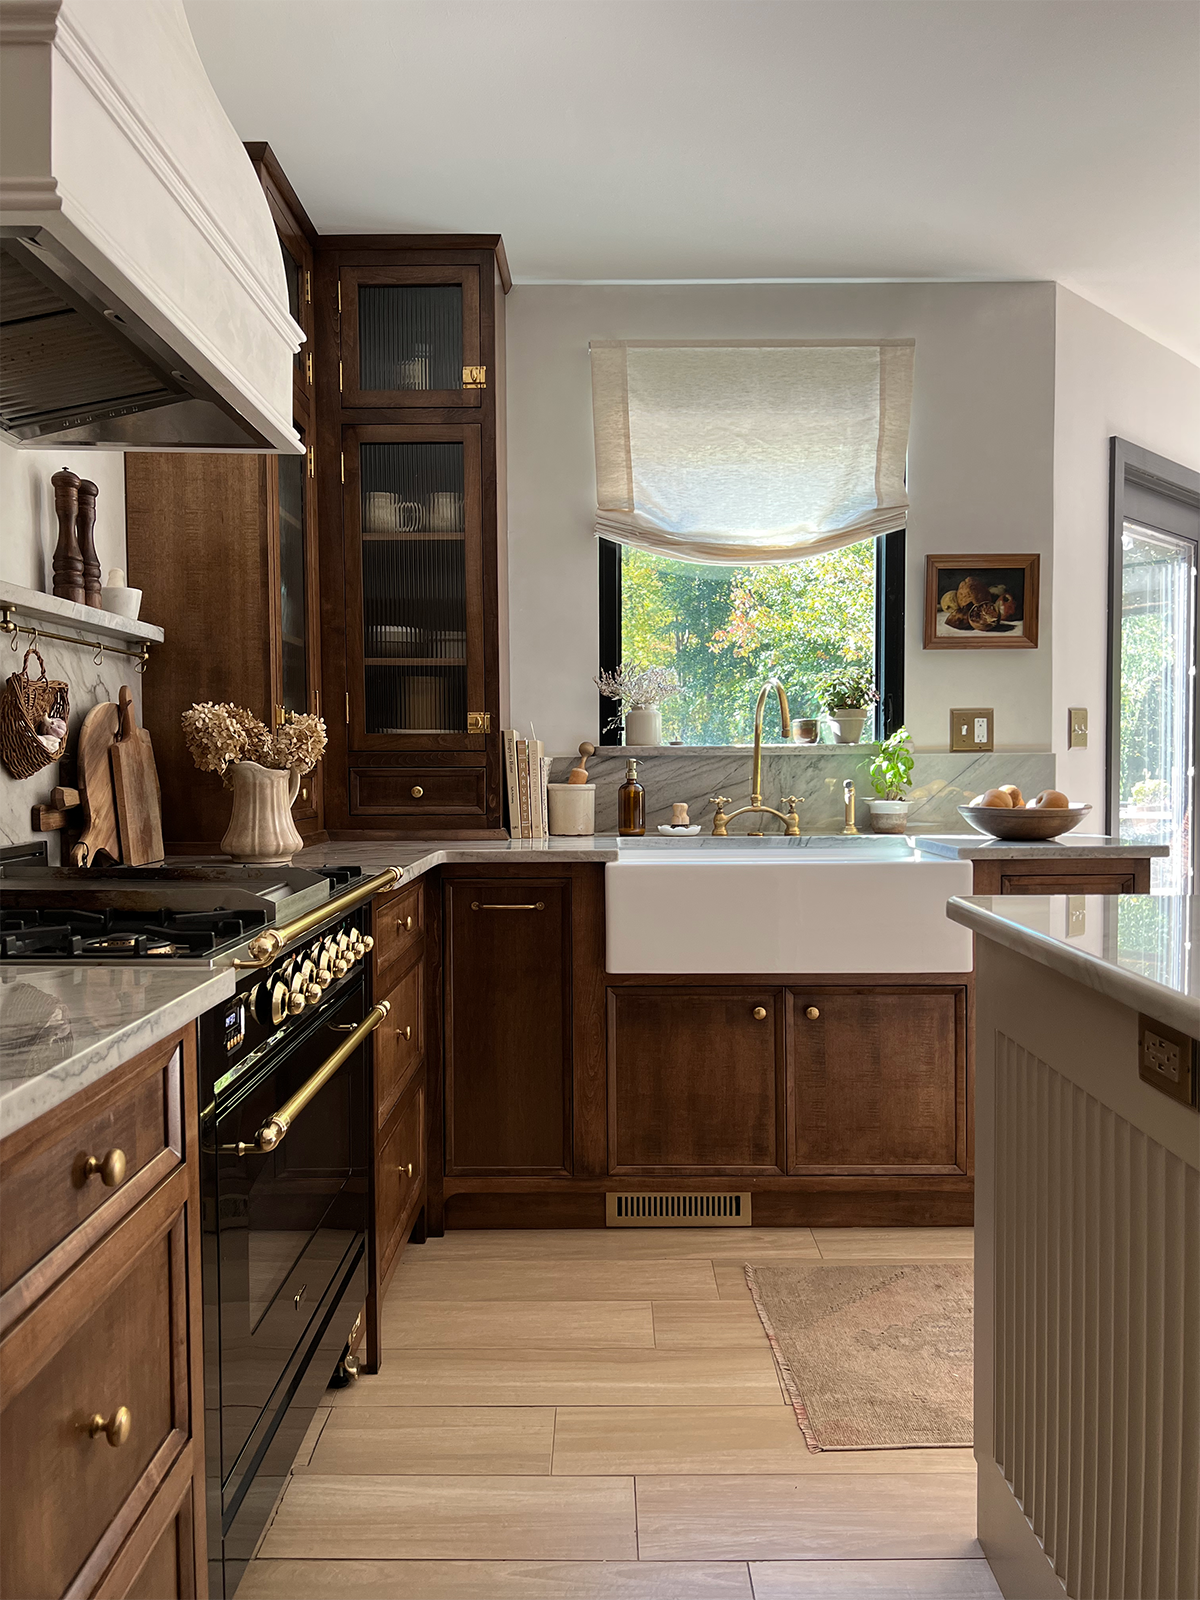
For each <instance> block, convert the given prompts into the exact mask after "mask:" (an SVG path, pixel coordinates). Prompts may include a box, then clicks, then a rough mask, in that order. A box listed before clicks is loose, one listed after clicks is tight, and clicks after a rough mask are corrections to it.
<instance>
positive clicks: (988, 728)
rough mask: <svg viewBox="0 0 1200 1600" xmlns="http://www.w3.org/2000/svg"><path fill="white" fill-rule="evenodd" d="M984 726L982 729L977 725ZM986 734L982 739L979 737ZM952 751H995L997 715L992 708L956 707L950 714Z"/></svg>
mask: <svg viewBox="0 0 1200 1600" xmlns="http://www.w3.org/2000/svg"><path fill="white" fill-rule="evenodd" d="M980 723H982V724H984V725H985V726H983V727H980V726H978V725H977V724H980ZM981 732H982V733H983V734H984V737H983V738H982V739H980V738H979V737H978V735H979V734H980V733H981ZM950 748H951V750H993V749H995V713H994V712H993V710H992V708H991V706H965V707H964V706H956V707H954V708H952V709H951V712H950Z"/></svg>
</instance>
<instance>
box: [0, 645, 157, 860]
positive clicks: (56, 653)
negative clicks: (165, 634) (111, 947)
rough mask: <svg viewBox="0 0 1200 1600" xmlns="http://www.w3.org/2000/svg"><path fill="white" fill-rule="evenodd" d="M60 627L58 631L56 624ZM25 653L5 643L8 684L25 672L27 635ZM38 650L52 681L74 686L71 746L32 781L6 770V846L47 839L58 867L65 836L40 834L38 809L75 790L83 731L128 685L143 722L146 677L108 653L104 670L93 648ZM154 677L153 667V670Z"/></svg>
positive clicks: (0, 833)
mask: <svg viewBox="0 0 1200 1600" xmlns="http://www.w3.org/2000/svg"><path fill="white" fill-rule="evenodd" d="M56 626H58V625H57V624H56ZM17 637H18V639H19V641H20V648H19V649H17V650H15V651H10V650H8V648H7V645H6V644H5V643H4V641H3V639H0V652H2V653H3V662H4V666H3V669H2V670H3V674H4V678H5V680H6V681H7V679H8V676H9V674H10V673H13V672H19V671H20V669H21V658H22V655H23V654H24V651H25V649H26V646H27V645H28V643H29V639H28V637H27V635H26V634H25V633H21V634H19V635H17ZM37 647H38V649H39V650H40V651H41V653H42V656H43V657H44V659H45V662H46V673H47V675H48V676H49V677H51V678H62V679H64V680H65V681H66V683H67V684H68V685H69V695H70V701H71V717H70V729H71V733H70V740H69V742H68V744H67V754H66V756H65V757H64V759H63V760H62V761H60V762H53V761H52V762H50V764H49V765H48V766H45V767H43V768H42V770H41V771H40V772H38V773H35V774H34V776H33V777H32V778H22V779H17V778H14V777H13V776H12V774H11V773H10V772H9V771H8V769H7V767H4V766H2V765H0V845H9V844H24V843H25V842H26V841H27V840H29V839H44V840H45V841H46V844H47V846H48V850H49V857H50V864H51V866H57V865H58V864H59V862H60V860H61V857H60V853H59V852H60V847H61V844H62V841H63V839H65V837H66V835H65V834H64V833H36V832H35V831H34V829H33V827H32V825H31V822H30V817H31V813H32V811H33V808H34V806H35V805H48V804H49V803H50V791H51V789H53V788H54V787H55V785H56V784H63V785H67V786H70V785H73V784H74V781H75V779H74V770H75V743H76V739H77V737H78V734H79V725H80V723H81V722H82V721H83V719H84V717H85V716H86V715H87V713H88V712H89V711H90V710H91V709H92V707H93V706H94V705H99V704H100V702H101V701H104V700H116V698H117V696H118V694H119V693H120V690H121V685H122V684H123V683H125V684H128V685H129V687H130V688H131V689H132V690H133V698H134V704H135V706H136V707H137V711H138V720H139V721H140V720H141V705H142V689H141V682H142V680H141V675H140V674H139V673H138V672H137V671H136V670H135V663H134V662H133V661H132V660H131V659H129V658H128V657H126V656H118V655H113V654H110V653H109V652H107V651H106V652H105V654H104V658H103V660H102V661H101V662H100V664H99V665H96V664H95V662H94V659H93V657H94V651H93V650H92V649H91V648H90V647H89V646H87V645H82V644H79V645H74V644H61V643H59V642H58V641H57V640H55V639H44V638H42V639H39V640H38V645H37ZM29 670H30V673H31V675H35V674H36V673H37V670H38V666H37V662H36V661H35V660H33V659H32V658H31V659H30V662H29ZM149 670H150V671H151V672H153V671H154V666H153V662H152V663H151V666H150V668H149Z"/></svg>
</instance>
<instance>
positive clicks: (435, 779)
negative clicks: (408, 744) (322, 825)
mask: <svg viewBox="0 0 1200 1600" xmlns="http://www.w3.org/2000/svg"><path fill="white" fill-rule="evenodd" d="M486 790H487V768H486V767H351V769H350V814H351V815H352V816H356V817H372V816H386V817H419V816H421V815H423V814H424V813H426V812H428V813H429V814H430V815H431V816H446V815H450V816H463V817H471V818H474V817H482V816H483V815H484V813H485V810H486V804H485V802H486V799H487V794H486ZM418 791H419V792H418Z"/></svg>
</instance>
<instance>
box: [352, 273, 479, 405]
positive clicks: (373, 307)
mask: <svg viewBox="0 0 1200 1600" xmlns="http://www.w3.org/2000/svg"><path fill="white" fill-rule="evenodd" d="M339 291H340V294H341V318H342V372H341V382H342V404H343V405H344V406H379V407H387V408H391V407H395V406H425V407H429V406H456V407H460V406H477V405H479V404H480V403H481V395H482V393H483V388H484V387H485V384H486V373H485V372H484V371H483V369H482V368H481V367H480V365H479V361H480V355H479V349H480V332H481V330H480V320H479V269H478V268H477V267H464V266H447V267H408V268H399V267H388V268H384V267H347V268H344V269H343V270H342V273H341V276H340V279H339Z"/></svg>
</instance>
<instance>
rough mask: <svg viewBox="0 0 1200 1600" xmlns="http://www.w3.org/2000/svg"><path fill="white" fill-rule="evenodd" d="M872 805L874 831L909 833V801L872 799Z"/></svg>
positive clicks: (872, 828)
mask: <svg viewBox="0 0 1200 1600" xmlns="http://www.w3.org/2000/svg"><path fill="white" fill-rule="evenodd" d="M870 806H871V832H872V833H907V831H908V807H909V801H907V800H872V801H871V802H870Z"/></svg>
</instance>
